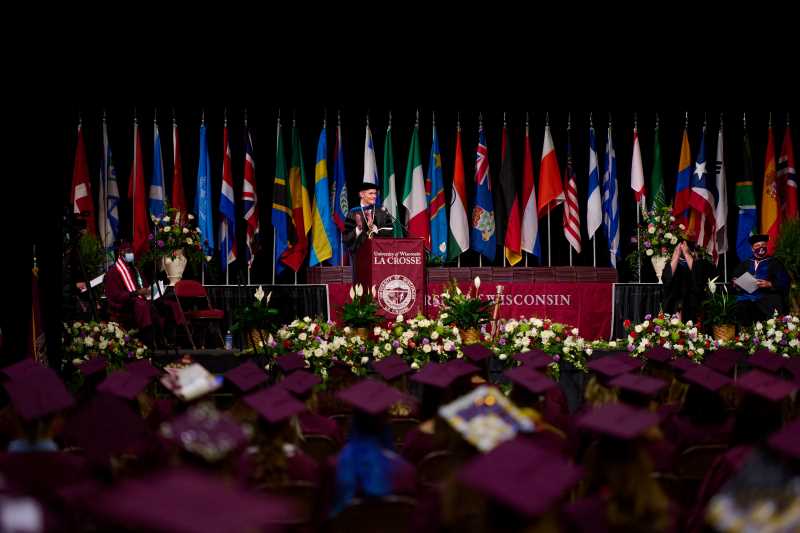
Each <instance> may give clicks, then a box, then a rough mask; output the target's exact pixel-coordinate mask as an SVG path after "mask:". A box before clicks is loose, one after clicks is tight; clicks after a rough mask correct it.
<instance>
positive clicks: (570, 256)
mask: <svg viewBox="0 0 800 533" xmlns="http://www.w3.org/2000/svg"><path fill="white" fill-rule="evenodd" d="M570 130H572V112H571V111H570V112H569V113H567V144H568V145H569V146H570V151H569V153H568V154H567V164H569V158H570V157H571V154H572V145H570V144H569V141H570ZM575 196H576V198H577V191H576V195H575ZM563 208H564V209H566V208H567V205H566V202H565V203H564V206H563ZM565 229H566V226H565ZM578 235H580V227H579V228H578ZM568 247H569V266H572V243H568Z"/></svg>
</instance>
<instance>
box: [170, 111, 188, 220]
mask: <svg viewBox="0 0 800 533" xmlns="http://www.w3.org/2000/svg"><path fill="white" fill-rule="evenodd" d="M172 207H174V208H175V209H176V210H177V211H178V215H180V214H182V213H183V214H185V213H187V212H188V211H189V209H188V208H187V206H186V193H185V192H184V191H183V165H182V164H181V148H180V142H179V141H178V123H177V122H176V121H175V119H174V118H173V119H172Z"/></svg>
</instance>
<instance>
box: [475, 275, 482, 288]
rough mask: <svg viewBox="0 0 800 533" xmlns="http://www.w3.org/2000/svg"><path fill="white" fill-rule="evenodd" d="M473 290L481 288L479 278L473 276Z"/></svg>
mask: <svg viewBox="0 0 800 533" xmlns="http://www.w3.org/2000/svg"><path fill="white" fill-rule="evenodd" d="M475 288H476V289H480V288H481V278H480V277H479V276H475Z"/></svg>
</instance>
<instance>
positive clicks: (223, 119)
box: [222, 107, 228, 128]
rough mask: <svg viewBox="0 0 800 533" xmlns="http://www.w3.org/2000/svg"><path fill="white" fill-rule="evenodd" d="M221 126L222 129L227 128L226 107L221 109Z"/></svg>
mask: <svg viewBox="0 0 800 533" xmlns="http://www.w3.org/2000/svg"><path fill="white" fill-rule="evenodd" d="M222 125H223V126H224V127H226V128H227V127H228V108H227V107H223V108H222Z"/></svg>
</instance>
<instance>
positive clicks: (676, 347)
mask: <svg viewBox="0 0 800 533" xmlns="http://www.w3.org/2000/svg"><path fill="white" fill-rule="evenodd" d="M672 349H673V350H675V351H676V352H682V351H683V345H682V344H676V345H675V346H673V347H672Z"/></svg>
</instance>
